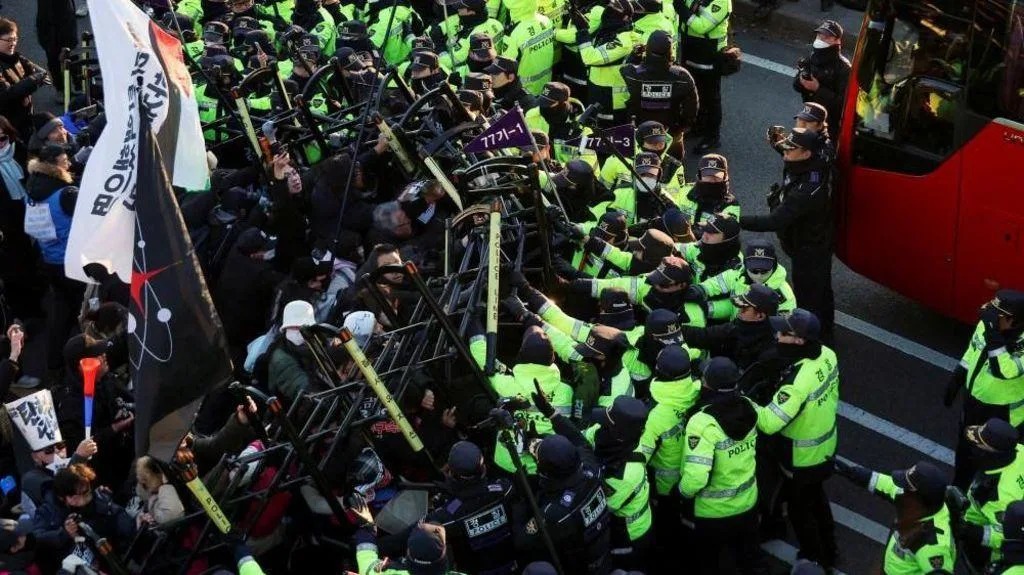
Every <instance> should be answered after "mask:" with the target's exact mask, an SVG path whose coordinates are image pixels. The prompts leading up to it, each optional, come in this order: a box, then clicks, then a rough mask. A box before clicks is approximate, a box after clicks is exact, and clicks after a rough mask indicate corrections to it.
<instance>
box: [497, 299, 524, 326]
mask: <svg viewBox="0 0 1024 575" xmlns="http://www.w3.org/2000/svg"><path fill="white" fill-rule="evenodd" d="M501 307H503V308H505V311H507V312H508V313H509V315H511V316H512V317H514V318H515V319H516V321H521V320H522V319H523V316H525V315H526V314H528V313H529V311H527V309H526V305H525V304H523V302H522V300H520V299H519V298H518V297H516V296H514V295H513V296H509V297H507V298H505V299H503V300H501Z"/></svg>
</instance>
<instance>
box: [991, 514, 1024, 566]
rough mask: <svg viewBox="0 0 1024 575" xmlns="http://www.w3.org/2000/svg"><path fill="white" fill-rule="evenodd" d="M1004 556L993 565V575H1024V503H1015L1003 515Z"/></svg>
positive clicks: (1002, 549)
mask: <svg viewBox="0 0 1024 575" xmlns="http://www.w3.org/2000/svg"><path fill="white" fill-rule="evenodd" d="M1000 550H1001V551H1002V552H1003V556H1002V558H1001V559H999V561H997V562H995V563H993V564H992V565H991V566H990V568H989V571H988V572H989V573H992V574H993V575H1021V574H1022V573H1024V501H1014V502H1013V503H1011V504H1010V506H1009V507H1007V508H1006V513H1004V514H1003V546H1002V548H1001V549H1000Z"/></svg>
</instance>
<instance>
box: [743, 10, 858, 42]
mask: <svg viewBox="0 0 1024 575" xmlns="http://www.w3.org/2000/svg"><path fill="white" fill-rule="evenodd" d="M815 4H816V2H815ZM757 7H758V3H757V2H755V1H754V0H733V4H732V10H733V17H734V18H735V19H736V23H737V24H738V26H739V27H742V28H744V29H746V30H748V31H750V32H755V33H759V34H763V35H765V36H767V37H774V38H783V39H807V38H809V37H810V36H811V34H812V32H811V31H812V30H814V29H815V28H816V27H817V26H818V24H820V23H821V21H822V20H824V19H826V18H831V19H836V20H839V21H840V23H841V24H842V25H843V27H844V28H845V38H844V39H843V45H844V46H855V45H856V43H857V34H858V33H859V32H860V26H859V24H860V19H861V14H862V13H861V12H857V11H855V10H850V9H848V8H844V7H842V6H840V5H838V4H836V6H835V7H833V8H832V10H830V11H828V12H821V11H819V10H817V9H813V10H810V9H808V10H801V9H800V6H798V5H795V4H793V3H792V2H789V1H788V0H781V3H780V5H779V8H777V9H776V10H773V11H772V12H771V13H770V14H769V15H768V16H767V17H765V18H758V17H756V16H755V10H757ZM852 24H855V25H852Z"/></svg>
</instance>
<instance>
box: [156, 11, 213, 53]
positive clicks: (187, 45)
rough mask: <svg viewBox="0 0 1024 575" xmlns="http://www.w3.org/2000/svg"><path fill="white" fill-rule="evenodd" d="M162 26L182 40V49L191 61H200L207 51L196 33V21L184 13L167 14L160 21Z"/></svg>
mask: <svg viewBox="0 0 1024 575" xmlns="http://www.w3.org/2000/svg"><path fill="white" fill-rule="evenodd" d="M160 26H161V27H163V29H164V30H166V31H167V33H168V34H170V35H171V36H174V37H175V38H178V39H179V40H181V48H182V50H184V52H185V55H186V56H187V57H188V59H190V60H198V59H199V58H200V57H201V56H202V54H203V50H204V49H205V45H204V44H203V40H202V39H201V38H199V35H198V34H197V33H196V25H195V20H193V19H192V17H191V16H189V15H188V14H184V13H182V12H167V13H166V14H164V16H163V18H161V19H160Z"/></svg>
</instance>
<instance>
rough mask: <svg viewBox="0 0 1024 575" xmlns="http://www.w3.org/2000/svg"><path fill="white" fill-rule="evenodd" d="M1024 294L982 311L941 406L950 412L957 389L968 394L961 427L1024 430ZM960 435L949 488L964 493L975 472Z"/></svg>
mask: <svg viewBox="0 0 1024 575" xmlns="http://www.w3.org/2000/svg"><path fill="white" fill-rule="evenodd" d="M1021 318H1024V293H1022V292H1019V291H1017V290H1008V289H1002V290H999V291H998V292H996V295H995V297H994V298H993V299H992V301H990V302H988V303H986V304H985V305H984V306H982V307H981V311H980V312H979V314H978V325H977V326H976V327H975V329H974V335H973V336H972V337H971V341H970V343H969V344H968V346H967V350H966V351H965V352H964V355H963V357H962V358H961V359H960V363H959V365H957V366H956V368H955V369H954V370H953V376H952V377H951V378H950V381H949V384H948V385H947V387H946V395H945V398H944V402H945V404H946V406H947V407H948V406H951V405H952V404H953V400H954V398H955V397H956V395H957V393H959V391H960V388H962V387H965V386H966V388H967V393H968V396H967V398H966V400H965V401H964V410H963V417H962V418H961V422H962V423H961V425H962V426H970V425H979V424H981V423H983V422H984V421H985V420H987V419H988V418H990V417H998V418H999V419H1003V420H1005V421H1009V422H1010V424H1011V425H1013V426H1015V427H1018V428H1020V426H1021V425H1022V424H1024V369H1021V367H1020V366H1021V365H1022V357H1024V343H1022V342H1024V322H1022V321H1021ZM971 455H972V451H971V449H970V444H969V442H968V441H967V438H966V437H965V436H963V435H961V437H960V441H959V442H958V443H957V450H956V475H955V478H954V481H953V483H954V484H955V485H957V486H958V487H960V488H964V487H966V486H967V484H968V483H969V482H970V481H971V479H972V478H973V477H974V472H975V469H976V466H975V463H974V461H973V457H972V456H971Z"/></svg>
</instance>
